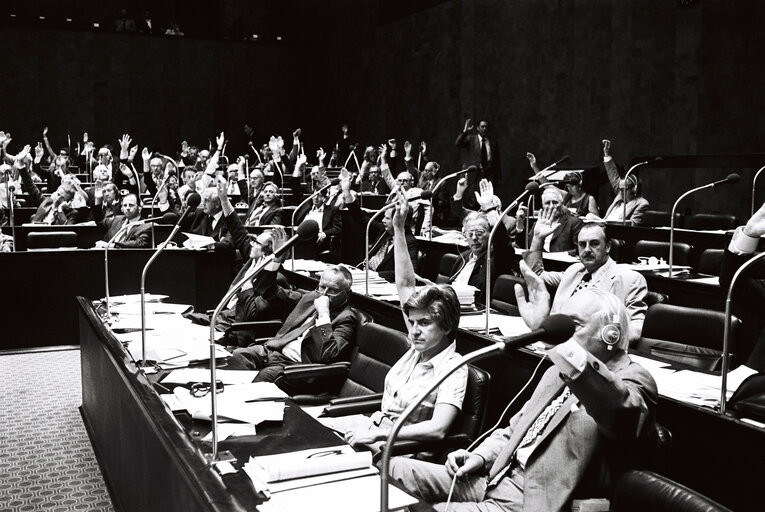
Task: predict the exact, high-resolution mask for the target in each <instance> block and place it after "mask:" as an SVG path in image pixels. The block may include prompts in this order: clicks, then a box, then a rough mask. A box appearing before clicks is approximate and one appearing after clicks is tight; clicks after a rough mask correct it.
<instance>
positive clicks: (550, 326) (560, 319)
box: [539, 315, 576, 344]
mask: <svg viewBox="0 0 765 512" xmlns="http://www.w3.org/2000/svg"><path fill="white" fill-rule="evenodd" d="M539 328H540V329H544V330H545V334H544V335H543V337H542V341H546V342H548V343H553V344H557V343H563V342H564V341H566V340H568V339H569V338H571V336H573V335H574V331H575V330H576V325H575V324H574V321H573V320H571V318H569V317H567V316H566V315H550V316H548V317H547V318H545V319H544V320H543V321H542V324H541V325H540V326H539Z"/></svg>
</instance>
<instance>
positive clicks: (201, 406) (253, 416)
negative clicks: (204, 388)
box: [173, 386, 284, 425]
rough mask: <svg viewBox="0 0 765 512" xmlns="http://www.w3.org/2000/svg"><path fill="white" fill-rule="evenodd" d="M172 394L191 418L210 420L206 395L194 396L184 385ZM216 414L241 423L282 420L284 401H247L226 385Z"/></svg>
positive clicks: (208, 398)
mask: <svg viewBox="0 0 765 512" xmlns="http://www.w3.org/2000/svg"><path fill="white" fill-rule="evenodd" d="M173 394H174V395H175V396H177V397H178V399H179V400H180V401H181V403H183V406H184V407H185V409H186V410H187V411H188V412H189V414H190V415H191V417H192V418H194V419H196V420H201V421H210V419H211V417H212V404H211V403H210V397H209V396H208V395H205V396H202V397H195V396H192V395H191V392H190V391H189V390H188V389H186V388H184V387H180V386H178V387H176V388H175V389H173ZM218 416H219V417H220V418H226V419H230V420H233V421H239V422H242V423H250V424H252V425H258V424H260V423H263V422H264V421H283V420H284V401H283V400H280V401H269V400H256V401H252V402H247V401H245V400H242V398H241V396H239V395H238V394H237V393H231V392H230V390H229V389H228V387H226V388H224V389H223V391H222V392H220V394H219V395H218Z"/></svg>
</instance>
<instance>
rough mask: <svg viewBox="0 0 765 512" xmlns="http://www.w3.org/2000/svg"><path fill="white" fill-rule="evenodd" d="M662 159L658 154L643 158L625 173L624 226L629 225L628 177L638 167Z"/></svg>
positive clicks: (623, 189) (623, 187) (623, 197)
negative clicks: (651, 157) (646, 158)
mask: <svg viewBox="0 0 765 512" xmlns="http://www.w3.org/2000/svg"><path fill="white" fill-rule="evenodd" d="M660 160H662V158H661V157H660V156H657V157H655V158H653V159H651V160H643V161H642V162H638V163H636V164H635V165H633V166H632V167H630V168H629V170H628V171H627V174H625V175H624V181H623V182H622V187H621V188H622V226H626V225H627V178H629V177H630V175H631V174H632V171H634V170H635V169H637V168H638V167H642V166H644V165H648V164H649V163H651V162H658V161H660Z"/></svg>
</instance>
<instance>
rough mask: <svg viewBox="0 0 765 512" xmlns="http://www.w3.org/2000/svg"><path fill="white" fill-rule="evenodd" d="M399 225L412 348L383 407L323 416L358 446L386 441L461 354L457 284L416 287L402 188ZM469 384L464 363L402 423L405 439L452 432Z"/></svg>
mask: <svg viewBox="0 0 765 512" xmlns="http://www.w3.org/2000/svg"><path fill="white" fill-rule="evenodd" d="M398 201H399V203H398V205H397V207H396V208H395V209H392V210H389V211H392V212H395V213H394V215H393V219H392V223H393V224H394V232H395V234H394V240H395V249H394V251H395V260H396V290H397V291H398V296H399V301H400V304H401V309H402V310H403V312H404V319H405V321H406V327H407V331H408V335H409V340H410V342H411V345H412V348H410V349H409V350H408V351H407V352H406V353H405V354H404V355H403V356H401V358H400V359H399V360H398V361H397V362H396V363H395V364H394V365H393V366H392V367H391V369H390V370H389V371H388V374H387V375H386V376H385V386H384V388H383V396H382V405H381V409H380V411H377V412H375V413H373V414H372V415H371V416H364V415H360V414H358V415H351V416H345V417H339V418H319V421H321V422H322V423H323V424H324V425H326V426H328V427H329V428H332V429H333V430H336V431H338V432H341V433H343V434H344V437H345V441H346V442H347V443H348V444H350V445H352V446H357V445H374V444H376V443H381V442H382V441H384V440H385V439H386V438H387V436H388V433H389V432H390V430H391V428H392V427H393V425H394V424H395V423H396V421H397V420H398V418H399V416H400V415H401V413H402V412H403V411H404V410H405V409H406V408H407V407H408V406H409V405H410V404H411V403H413V402H414V400H415V399H416V398H417V397H418V396H419V395H420V393H422V391H423V390H424V388H425V387H427V386H429V385H430V384H431V383H432V382H433V381H435V380H436V379H438V378H440V377H441V376H442V375H443V374H444V372H445V371H446V370H448V369H449V367H451V365H452V364H454V362H455V361H456V360H457V359H459V357H460V355H459V354H458V353H457V344H456V341H455V335H456V333H457V326H458V325H459V320H460V304H459V300H458V299H457V294H456V293H454V290H453V289H452V287H451V286H447V285H436V286H426V287H425V288H423V289H421V290H419V291H418V290H416V289H415V274H414V268H413V266H412V260H411V258H410V255H409V247H408V245H409V244H408V240H407V237H408V235H409V230H408V229H406V219H408V218H410V216H411V212H410V211H409V210H410V209H409V205H408V201H407V200H406V199H405V197H404V196H403V194H402V193H401V192H399V193H398ZM466 387H467V370H466V368H465V367H464V366H462V367H460V368H459V369H458V370H457V371H455V372H454V373H453V374H451V375H449V376H448V377H447V378H446V380H444V382H442V383H441V384H440V385H439V386H438V388H437V389H436V390H435V391H433V392H432V393H431V394H429V395H428V396H427V397H426V398H425V400H424V401H423V402H422V403H421V404H420V405H419V406H418V407H417V408H416V409H415V411H414V412H413V413H412V415H411V416H410V417H409V418H408V422H407V423H406V424H405V425H404V426H403V427H402V428H401V430H400V431H399V434H398V438H399V439H411V440H417V441H432V440H440V439H443V437H444V436H445V435H446V434H447V432H448V430H449V428H450V427H451V425H452V423H453V422H454V420H455V419H456V418H457V415H458V414H459V412H460V410H461V409H462V402H463V399H464V398H465V389H466Z"/></svg>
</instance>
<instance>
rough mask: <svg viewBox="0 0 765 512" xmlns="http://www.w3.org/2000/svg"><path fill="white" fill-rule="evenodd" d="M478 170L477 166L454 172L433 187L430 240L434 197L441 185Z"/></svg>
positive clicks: (429, 236)
mask: <svg viewBox="0 0 765 512" xmlns="http://www.w3.org/2000/svg"><path fill="white" fill-rule="evenodd" d="M477 170H478V168H477V167H476V166H475V165H471V166H470V167H468V168H467V169H462V170H461V171H457V172H453V173H452V174H449V175H447V176H444V177H443V178H441V179H440V180H438V183H436V186H435V187H433V190H431V193H432V194H433V195H432V196H431V197H430V230H429V231H428V240H433V197H435V193H436V192H437V191H438V189H439V188H440V187H441V185H443V184H444V183H446V180H450V179H452V178H456V177H457V176H460V175H462V174H467V173H469V172H473V171H477Z"/></svg>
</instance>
